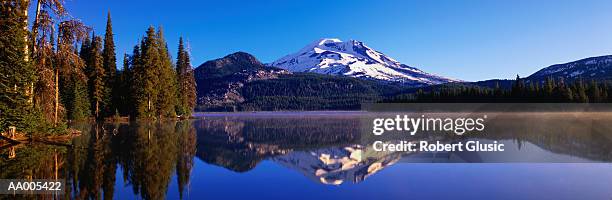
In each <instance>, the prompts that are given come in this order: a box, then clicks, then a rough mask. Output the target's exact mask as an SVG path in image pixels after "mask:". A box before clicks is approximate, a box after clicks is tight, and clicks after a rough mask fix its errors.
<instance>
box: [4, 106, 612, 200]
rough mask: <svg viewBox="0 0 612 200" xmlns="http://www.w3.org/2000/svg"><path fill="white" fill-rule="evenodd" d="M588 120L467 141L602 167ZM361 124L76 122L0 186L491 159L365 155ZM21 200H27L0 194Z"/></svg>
mask: <svg viewBox="0 0 612 200" xmlns="http://www.w3.org/2000/svg"><path fill="white" fill-rule="evenodd" d="M571 116H573V117H571ZM594 116H595V115H593V116H591V117H589V118H584V117H576V116H574V115H570V117H568V116H554V115H546V116H545V117H544V116H541V115H536V116H491V117H494V118H496V119H497V120H494V121H492V122H491V123H490V124H488V125H487V126H488V129H487V132H486V133H483V134H480V135H477V136H474V137H475V138H477V139H479V140H483V141H484V140H498V141H501V142H503V143H505V144H507V145H508V147H507V149H509V150H508V154H507V156H508V157H503V159H510V158H513V157H511V156H516V158H518V159H519V160H517V161H518V162H521V161H525V160H521V159H527V161H536V162H538V161H539V162H542V161H543V160H541V159H542V158H554V159H558V160H557V161H570V162H587V161H599V162H610V161H612V153H611V152H612V137H611V135H612V134H611V132H610V130H612V128H611V127H612V123H610V121H612V118H610V117H607V116H602V117H597V116H595V117H594ZM366 119H367V117H366ZM576 120H578V121H576ZM366 121H367V120H366ZM363 122H364V117H363V116H353V115H351V116H344V117H343V116H337V115H334V116H300V115H296V116H293V117H292V116H283V117H261V116H259V117H249V116H234V117H224V116H216V117H206V118H205V119H202V120H194V121H182V122H163V123H137V124H105V125H90V124H78V125H74V126H75V128H77V129H79V130H83V133H84V134H83V135H82V136H81V137H77V138H75V139H73V141H72V144H73V145H72V146H71V147H65V146H52V145H42V144H30V145H21V146H13V147H9V148H4V149H2V150H1V152H0V153H1V156H0V169H2V170H0V178H4V179H10V178H26V179H56V178H59V179H65V180H66V183H67V193H66V194H65V195H63V196H60V197H61V198H65V199H72V198H76V199H113V198H117V194H118V190H123V189H124V188H128V189H129V190H131V193H132V194H133V195H135V196H138V197H140V198H143V199H165V198H167V196H166V195H168V193H169V188H170V187H169V186H170V185H171V184H176V185H175V186H176V187H173V188H177V189H178V197H171V198H181V199H183V198H185V197H186V195H185V193H186V191H187V190H188V189H189V188H190V182H191V177H192V171H193V169H194V166H195V164H194V163H195V160H194V158H196V157H197V158H198V159H199V160H201V161H203V162H205V163H207V164H209V165H215V166H220V167H223V168H225V169H228V170H231V171H233V172H237V173H240V174H244V175H245V176H248V174H246V173H245V172H250V171H253V170H254V169H255V168H256V167H258V166H260V165H261V163H262V161H270V162H272V163H275V164H276V165H280V166H283V169H285V170H286V171H297V172H299V173H300V174H302V175H303V176H305V177H307V178H308V179H310V180H312V181H314V182H316V183H320V184H328V185H340V184H342V185H344V184H346V183H361V182H363V181H364V180H366V179H367V178H368V177H371V176H375V175H376V174H377V173H378V172H380V171H381V170H384V169H385V168H389V167H390V166H394V165H395V164H396V163H398V162H475V161H487V160H488V161H492V162H495V161H496V160H495V159H498V160H499V159H500V156H499V155H497V154H496V155H488V154H477V155H473V154H469V155H465V154H444V153H439V154H436V155H429V154H424V153H405V152H378V151H374V150H373V149H372V147H371V145H370V144H371V142H372V141H373V140H375V139H376V138H371V137H370V136H371V134H363V133H362V131H363V127H362V125H363ZM398 139H406V138H405V137H404V138H401V137H400V138H397V137H394V136H392V137H390V138H386V141H388V142H392V141H394V140H398ZM413 139H420V140H432V141H433V140H442V141H447V142H457V141H463V140H466V139H468V136H451V137H441V136H439V135H433V136H432V135H427V134H424V135H422V136H418V137H416V138H413ZM529 159H531V160H529ZM572 159H577V160H572ZM552 161H553V162H554V161H555V160H552ZM398 167H399V166H398ZM120 183H123V184H120ZM51 197H53V196H50V197H49V198H51ZM21 198H27V196H20V195H17V196H13V195H9V196H0V199H21ZM117 199H118V198H117Z"/></svg>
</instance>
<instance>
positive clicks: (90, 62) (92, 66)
mask: <svg viewBox="0 0 612 200" xmlns="http://www.w3.org/2000/svg"><path fill="white" fill-rule="evenodd" d="M88 55H89V58H88V59H87V61H86V62H87V67H86V73H87V77H88V79H89V81H88V85H89V97H90V98H91V107H92V109H91V110H92V112H93V114H94V116H95V117H96V118H100V117H104V113H103V112H104V111H105V110H106V106H107V105H108V102H109V98H108V97H109V89H108V87H107V85H106V81H105V80H106V79H105V78H106V72H105V70H104V66H102V65H103V58H102V38H101V37H99V36H94V39H93V40H92V43H91V48H90V49H89V53H88Z"/></svg>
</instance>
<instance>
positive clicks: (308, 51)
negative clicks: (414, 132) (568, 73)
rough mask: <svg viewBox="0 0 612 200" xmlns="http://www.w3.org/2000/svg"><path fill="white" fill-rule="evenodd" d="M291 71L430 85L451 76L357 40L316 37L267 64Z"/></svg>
mask: <svg viewBox="0 0 612 200" xmlns="http://www.w3.org/2000/svg"><path fill="white" fill-rule="evenodd" d="M269 65H270V66H274V67H279V68H283V69H287V70H289V71H293V72H314V73H320V74H330V75H343V76H351V77H356V78H363V79H374V80H383V81H391V82H401V83H406V84H414V85H433V84H440V83H447V82H454V81H455V80H452V79H448V78H444V77H440V76H436V75H432V74H428V73H425V72H423V71H421V70H419V69H417V68H414V67H410V66H408V65H404V64H401V63H400V62H398V61H396V60H394V59H392V58H390V57H388V56H386V55H384V54H382V53H381V52H378V51H376V50H374V49H372V48H370V47H368V46H366V45H365V44H364V43H363V42H361V41H358V40H348V41H346V42H343V41H342V40H340V39H336V38H322V39H319V40H316V41H314V42H312V43H310V44H308V45H306V46H305V47H304V48H302V49H301V50H300V51H298V52H296V53H293V54H289V55H287V56H285V57H283V58H281V59H278V60H276V61H274V62H273V63H270V64H269Z"/></svg>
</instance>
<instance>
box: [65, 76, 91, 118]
mask: <svg viewBox="0 0 612 200" xmlns="http://www.w3.org/2000/svg"><path fill="white" fill-rule="evenodd" d="M86 80H87V78H86V77H81V76H78V75H76V74H75V75H71V76H70V79H69V81H67V83H66V84H65V85H64V90H62V91H63V92H64V95H62V101H63V102H64V105H65V106H66V111H67V117H68V119H70V120H85V119H87V118H89V117H90V116H91V110H90V102H89V95H88V92H87V81H86Z"/></svg>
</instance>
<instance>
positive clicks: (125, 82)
mask: <svg viewBox="0 0 612 200" xmlns="http://www.w3.org/2000/svg"><path fill="white" fill-rule="evenodd" d="M130 62H131V60H130V57H129V56H128V55H127V54H125V55H123V70H121V74H120V75H119V81H118V83H117V84H118V85H119V86H118V87H119V89H118V92H117V94H116V95H117V96H118V98H119V100H118V102H117V104H116V105H117V106H118V108H119V113H120V114H121V115H131V112H130V110H131V109H130V108H131V106H132V105H133V103H132V99H131V95H132V92H131V90H130V86H131V84H132V69H131V66H130Z"/></svg>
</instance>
